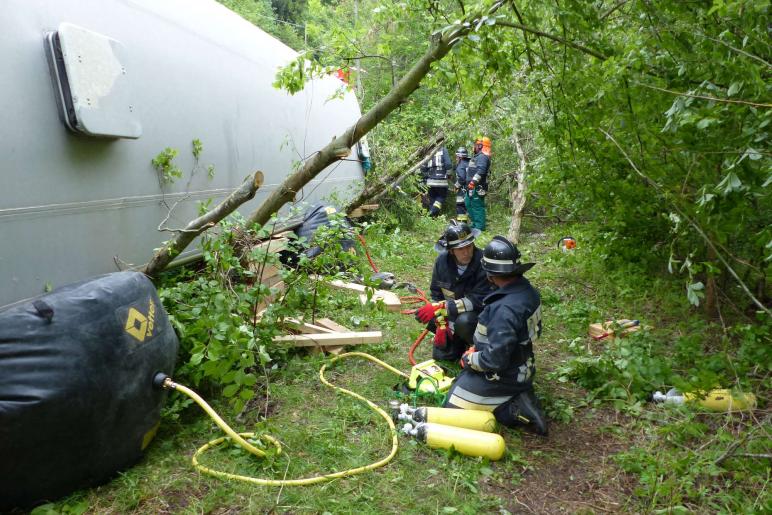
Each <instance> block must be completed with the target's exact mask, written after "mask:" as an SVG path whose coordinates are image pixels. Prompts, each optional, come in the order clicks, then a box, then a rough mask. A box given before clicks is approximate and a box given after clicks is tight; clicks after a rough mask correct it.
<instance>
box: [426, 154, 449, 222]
mask: <svg viewBox="0 0 772 515" xmlns="http://www.w3.org/2000/svg"><path fill="white" fill-rule="evenodd" d="M451 168H452V164H451V162H450V154H448V149H447V148H445V147H442V148H440V149H439V150H437V152H435V153H434V155H433V156H432V157H431V158H429V159H428V160H427V161H425V162H424V163H423V164H422V165H421V175H422V176H423V178H424V181H426V186H427V187H428V188H429V215H430V216H437V215H439V214H440V212H441V211H442V204H443V203H444V202H445V199H446V198H447V197H448V173H450V170H451Z"/></svg>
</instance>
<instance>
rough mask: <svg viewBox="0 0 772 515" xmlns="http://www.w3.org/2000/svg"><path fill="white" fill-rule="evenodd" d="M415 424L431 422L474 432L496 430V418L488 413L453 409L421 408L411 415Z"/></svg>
mask: <svg viewBox="0 0 772 515" xmlns="http://www.w3.org/2000/svg"><path fill="white" fill-rule="evenodd" d="M412 417H413V420H415V421H416V422H431V423H434V424H443V425H446V426H454V427H463V428H466V429H474V430H475V431H485V432H486V433H492V432H494V431H495V430H496V417H494V416H493V413H491V412H490V411H476V410H464V409H454V408H435V407H430V406H427V407H423V408H416V410H415V411H414V412H413V413H412Z"/></svg>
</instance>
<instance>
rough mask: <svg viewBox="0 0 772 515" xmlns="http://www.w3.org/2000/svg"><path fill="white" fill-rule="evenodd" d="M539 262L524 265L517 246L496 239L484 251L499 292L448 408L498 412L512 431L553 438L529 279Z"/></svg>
mask: <svg viewBox="0 0 772 515" xmlns="http://www.w3.org/2000/svg"><path fill="white" fill-rule="evenodd" d="M533 265H534V264H533V263H520V252H519V251H518V249H517V246H515V244H514V243H512V242H511V241H509V240H508V239H506V238H504V237H503V236H496V237H494V238H493V240H492V241H491V242H490V243H488V245H486V246H485V248H484V249H483V257H482V268H483V270H485V273H486V274H487V275H488V279H489V280H490V281H491V282H492V283H494V284H495V285H496V286H497V288H498V289H497V290H495V291H494V292H493V293H491V294H489V295H488V296H486V297H485V300H484V304H485V309H483V311H482V313H480V317H479V321H478V322H477V328H476V329H475V332H474V346H473V347H471V348H470V349H469V350H468V351H467V352H466V353H465V354H464V356H463V357H462V358H461V366H462V367H464V368H463V370H462V371H461V374H459V375H458V376H457V377H456V379H455V380H454V382H453V386H452V387H451V389H450V391H449V392H448V400H447V401H446V403H445V407H448V408H461V409H471V410H481V411H492V412H493V415H494V416H495V417H496V420H498V421H499V423H501V424H503V425H505V426H507V427H518V426H524V427H526V428H529V429H531V430H533V431H535V432H536V433H539V434H542V435H546V434H547V421H546V419H545V418H544V414H543V413H542V410H541V406H540V405H539V400H538V399H537V398H536V395H535V393H534V390H533V376H534V374H535V373H536V367H535V366H534V354H533V343H534V342H535V341H536V340H538V338H539V337H540V336H541V329H542V324H541V299H540V297H539V292H538V291H537V290H536V289H535V288H534V287H533V286H531V283H530V282H529V281H528V279H526V278H525V277H523V273H524V272H526V271H527V270H529V269H530V268H531V267H532V266H533Z"/></svg>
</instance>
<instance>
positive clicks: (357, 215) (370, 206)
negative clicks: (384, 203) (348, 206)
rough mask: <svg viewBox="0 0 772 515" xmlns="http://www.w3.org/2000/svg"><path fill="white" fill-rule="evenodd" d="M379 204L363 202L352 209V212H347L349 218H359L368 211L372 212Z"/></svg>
mask: <svg viewBox="0 0 772 515" xmlns="http://www.w3.org/2000/svg"><path fill="white" fill-rule="evenodd" d="M379 207H380V206H379V205H378V204H364V205H361V206H359V207H358V208H356V209H354V210H353V211H352V212H350V213H349V214H348V217H349V218H361V217H363V216H365V215H366V214H368V213H372V212H373V211H375V210H376V209H378V208H379Z"/></svg>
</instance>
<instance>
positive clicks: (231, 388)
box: [222, 384, 239, 398]
mask: <svg viewBox="0 0 772 515" xmlns="http://www.w3.org/2000/svg"><path fill="white" fill-rule="evenodd" d="M238 389H239V385H237V384H229V385H228V386H226V387H225V388H223V391H222V394H223V395H224V396H225V397H228V398H230V397H233V396H234V395H236V392H237V391H238Z"/></svg>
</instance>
